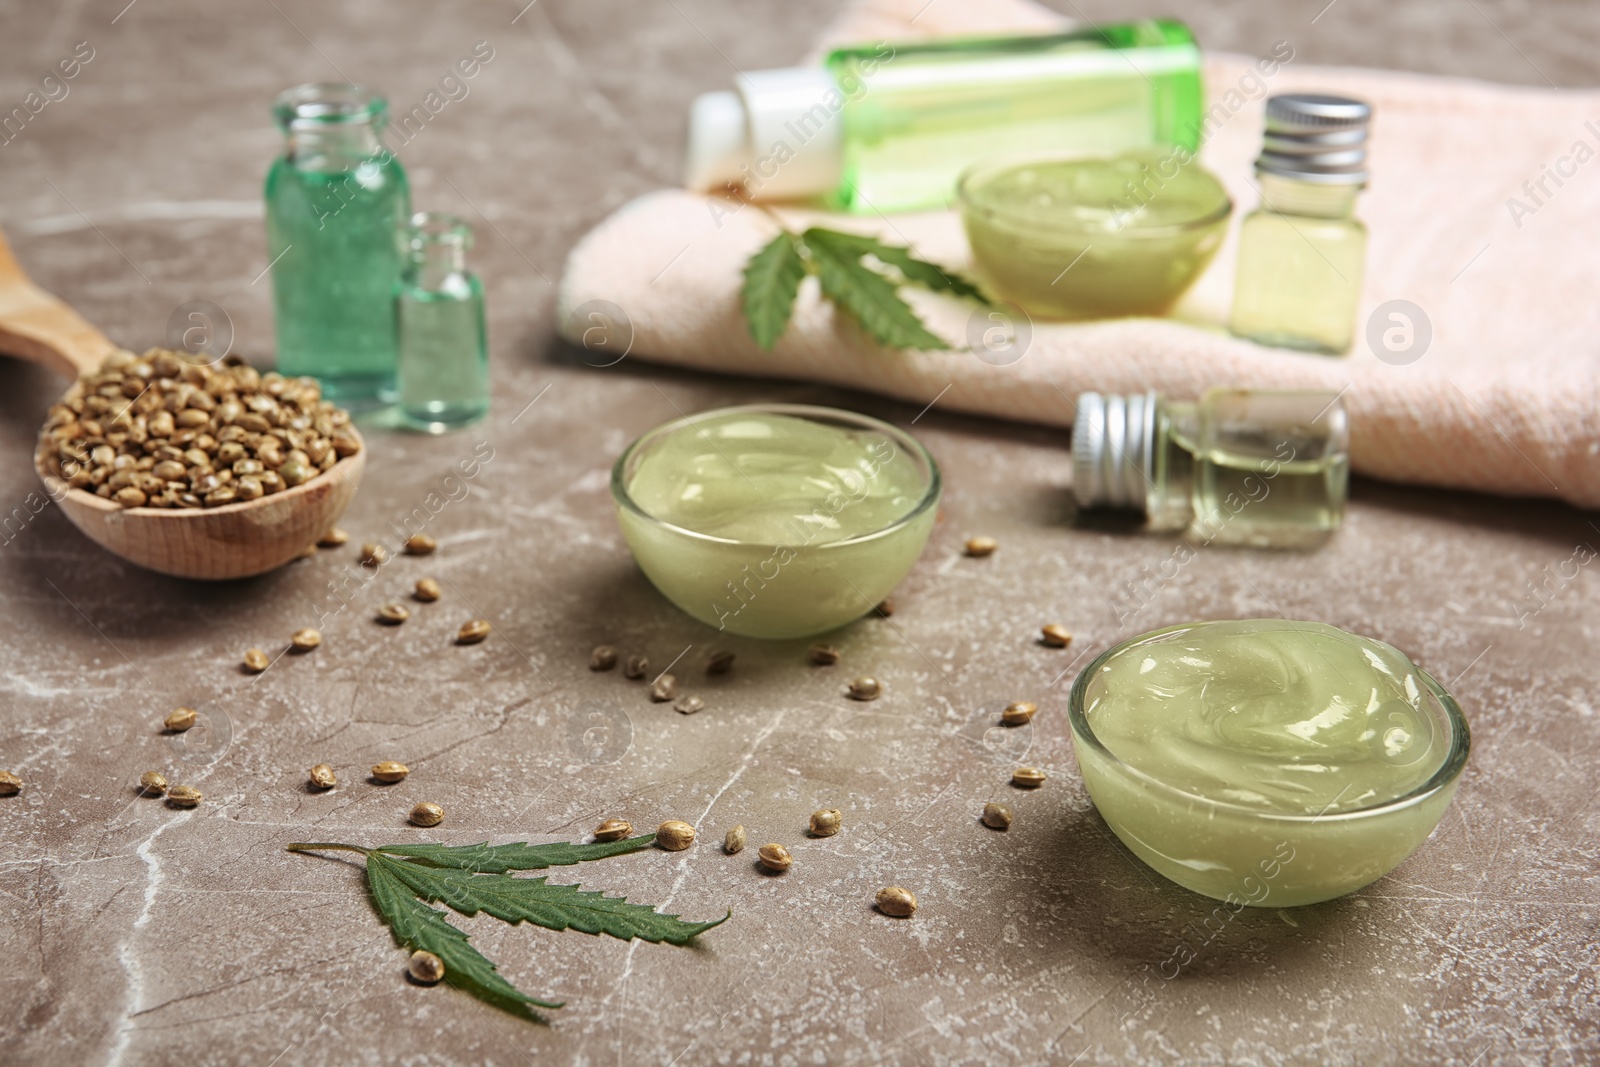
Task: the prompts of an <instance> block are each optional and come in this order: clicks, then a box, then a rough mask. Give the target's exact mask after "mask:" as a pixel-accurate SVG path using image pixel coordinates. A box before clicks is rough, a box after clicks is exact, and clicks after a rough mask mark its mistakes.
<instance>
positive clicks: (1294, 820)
mask: <svg viewBox="0 0 1600 1067" xmlns="http://www.w3.org/2000/svg"><path fill="white" fill-rule="evenodd" d="M1236 621H1242V620H1235V619H1197V620H1195V621H1192V622H1182V623H1176V624H1174V625H1172V626H1163V627H1160V628H1159V629H1155V630H1150V631H1148V632H1146V633H1142V634H1138V635H1137V636H1134V637H1130V638H1128V639H1127V640H1125V641H1119V642H1118V643H1116V644H1115V645H1112V646H1111V647H1110V648H1108V649H1106V650H1105V651H1104V652H1102V653H1100V654H1099V655H1098V656H1096V657H1095V658H1094V660H1093V661H1092V662H1091V663H1090V664H1089V665H1088V666H1087V667H1085V668H1084V669H1083V670H1082V671H1080V672H1079V673H1078V677H1077V678H1076V679H1075V680H1074V681H1073V683H1072V691H1071V693H1070V694H1069V695H1068V697H1067V723H1068V726H1069V727H1070V728H1071V730H1072V740H1073V742H1074V743H1076V744H1084V745H1088V746H1089V747H1090V748H1092V749H1094V750H1095V751H1096V752H1097V753H1098V754H1099V755H1100V756H1101V757H1102V758H1103V759H1104V760H1105V761H1106V762H1107V763H1108V765H1109V766H1111V767H1112V768H1113V769H1114V770H1115V771H1116V772H1117V773H1118V774H1120V775H1122V776H1123V777H1125V778H1130V779H1133V780H1134V781H1136V782H1138V783H1139V784H1141V785H1145V786H1149V787H1152V788H1154V789H1155V790H1156V791H1158V792H1159V793H1161V794H1163V795H1164V796H1166V797H1167V798H1169V799H1173V800H1178V801H1182V802H1184V803H1187V804H1201V805H1204V806H1205V807H1206V808H1208V809H1210V810H1212V811H1217V812H1226V813H1228V814H1237V815H1243V816H1246V817H1248V818H1253V819H1259V820H1262V821H1267V822H1275V823H1288V824H1291V825H1311V824H1312V823H1319V822H1329V823H1332V822H1353V821H1356V820H1359V819H1369V818H1373V817H1376V816H1380V815H1387V814H1391V813H1393V812H1396V811H1403V810H1406V809H1408V808H1414V807H1417V806H1419V805H1420V804H1422V803H1423V802H1424V801H1426V800H1428V799H1429V798H1430V797H1433V796H1435V795H1437V794H1438V793H1440V792H1442V791H1443V790H1445V789H1448V788H1450V787H1451V786H1452V785H1454V784H1455V781H1456V779H1457V778H1459V777H1461V772H1462V770H1463V769H1465V767H1466V765H1467V754H1468V752H1469V750H1470V749H1471V747H1472V731H1471V729H1470V727H1468V725H1467V719H1466V716H1465V715H1463V714H1462V712H1461V706H1460V705H1459V704H1457V703H1456V700H1455V697H1452V696H1451V695H1450V694H1449V693H1448V692H1446V691H1445V688H1444V686H1442V685H1440V684H1439V683H1438V682H1437V681H1436V680H1435V679H1434V677H1433V675H1431V674H1429V673H1428V672H1427V671H1425V670H1423V669H1422V668H1421V667H1417V668H1416V670H1417V675H1418V676H1419V677H1420V678H1421V679H1422V684H1423V687H1424V688H1425V689H1426V690H1427V691H1428V693H1429V694H1431V695H1432V696H1433V697H1434V699H1436V700H1437V701H1438V702H1439V705H1440V706H1441V707H1443V708H1444V715H1445V722H1446V724H1447V725H1448V727H1449V738H1448V739H1449V742H1450V748H1449V751H1448V752H1447V753H1446V754H1445V758H1444V762H1443V763H1441V764H1440V765H1439V768H1438V770H1436V771H1434V772H1433V774H1431V775H1429V777H1428V779H1427V781H1425V782H1423V783H1422V784H1421V785H1418V786H1417V787H1416V788H1414V789H1412V790H1411V791H1410V792H1408V793H1404V794H1402V795H1400V796H1398V797H1394V798H1393V799H1391V800H1385V801H1382V802H1380V803H1376V804H1371V805H1368V806H1365V807H1360V808H1351V809H1350V810H1349V811H1340V812H1335V813H1333V814H1331V815H1330V814H1326V813H1324V814H1321V815H1300V814H1295V813H1291V812H1273V811H1262V810H1261V809H1260V808H1252V807H1250V806H1248V805H1246V804H1237V803H1234V802H1232V801H1228V800H1216V799H1214V798H1212V797H1204V796H1199V795H1197V794H1194V793H1190V792H1187V791H1185V790H1183V789H1180V788H1178V787H1177V786H1175V785H1172V784H1171V783H1169V782H1165V781H1162V780H1161V779H1160V778H1157V777H1155V776H1154V775H1152V774H1150V773H1149V772H1148V771H1143V770H1140V769H1139V768H1137V767H1134V766H1133V765H1131V764H1129V763H1126V762H1124V761H1123V760H1122V758H1121V757H1119V756H1118V755H1117V754H1116V753H1114V752H1112V751H1111V750H1110V749H1109V748H1107V747H1106V746H1105V744H1104V743H1103V742H1102V741H1101V740H1100V739H1099V738H1098V737H1096V736H1095V733H1094V730H1093V729H1092V728H1091V727H1090V725H1089V720H1088V717H1087V716H1086V715H1085V714H1084V711H1083V699H1084V694H1085V693H1086V692H1087V691H1088V688H1089V682H1090V680H1091V679H1093V678H1094V676H1095V675H1096V674H1097V673H1098V672H1099V668H1100V667H1101V666H1103V665H1104V664H1105V663H1106V661H1108V660H1109V659H1111V657H1112V656H1115V655H1119V654H1121V653H1122V652H1125V651H1127V650H1128V649H1130V648H1133V647H1136V646H1137V645H1140V644H1144V643H1147V642H1149V641H1152V640H1154V639H1156V638H1158V637H1164V636H1166V635H1167V634H1170V633H1175V632H1177V631H1179V630H1192V629H1194V628H1195V627H1197V626H1205V625H1208V624H1210V623H1215V622H1236ZM1325 625H1326V624H1325ZM1406 658H1407V659H1410V657H1409V656H1408V657H1406ZM1412 665H1413V666H1416V665H1415V664H1414V663H1413V664H1412ZM1091 799H1092V796H1091Z"/></svg>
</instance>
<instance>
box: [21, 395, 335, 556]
mask: <svg viewBox="0 0 1600 1067" xmlns="http://www.w3.org/2000/svg"><path fill="white" fill-rule="evenodd" d="M350 433H352V434H354V435H355V436H356V439H357V440H358V441H359V440H360V439H361V437H360V434H358V433H356V430H355V427H353V426H352V427H350ZM366 462H367V446H366V442H365V441H362V443H361V451H359V452H357V453H356V454H355V455H353V456H346V457H345V458H344V459H341V460H340V461H339V462H338V463H336V464H334V465H333V467H332V468H331V469H329V470H326V471H323V472H322V473H321V474H319V475H317V476H316V477H315V478H312V479H310V480H309V481H306V482H302V483H301V484H300V485H297V486H295V487H294V488H292V489H285V490H283V491H282V492H281V493H272V494H270V495H268V496H264V497H261V498H259V499H257V500H248V501H243V502H241V503H237V504H223V505H222V506H221V507H215V508H125V507H123V506H122V505H120V504H116V503H113V502H112V501H110V500H107V499H105V498H104V497H99V496H95V495H94V494H93V493H90V492H86V491H84V490H82V489H73V488H72V487H70V486H69V485H67V483H66V482H64V481H62V480H61V478H60V477H58V476H57V475H56V474H55V472H54V471H52V470H51V469H50V455H49V453H48V451H47V450H45V449H42V448H41V449H40V450H39V451H37V452H36V453H35V456H34V467H35V469H37V470H38V472H39V477H40V478H42V479H43V480H44V484H45V489H46V491H47V492H48V493H49V494H50V499H51V500H54V501H55V502H56V503H57V504H59V505H61V510H62V511H64V512H65V513H66V516H67V518H69V519H71V520H72V524H73V525H74V526H76V527H77V528H78V529H80V530H82V531H83V532H84V533H85V534H86V535H87V536H88V537H89V539H90V540H91V541H94V542H96V543H98V544H100V545H101V546H103V547H104V548H106V549H109V550H110V551H112V552H115V553H116V554H117V555H119V556H121V557H123V558H124V559H126V560H129V561H130V562H133V563H137V564H138V565H139V566H141V567H149V568H150V569H151V570H153V571H160V572H161V573H162V574H171V575H175V576H177V577H179V578H204V579H211V580H218V579H225V578H248V577H250V576H251V575H254V574H264V573H266V572H267V571H270V570H272V569H273V568H275V567H281V566H283V565H284V564H285V563H288V562H289V561H290V560H292V559H294V557H295V556H297V555H299V554H300V552H301V550H302V549H304V548H305V547H306V546H307V545H309V544H312V543H313V542H315V541H316V540H317V538H319V537H321V536H322V535H323V534H324V533H326V532H327V531H328V529H329V528H330V527H331V526H333V524H334V523H335V522H337V521H338V519H339V516H340V515H342V514H344V509H345V508H346V507H347V506H348V505H349V503H350V498H351V497H352V496H354V495H355V491H356V486H357V485H359V484H360V482H361V473H362V471H363V470H364V469H365V467H366Z"/></svg>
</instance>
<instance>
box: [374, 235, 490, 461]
mask: <svg viewBox="0 0 1600 1067" xmlns="http://www.w3.org/2000/svg"><path fill="white" fill-rule="evenodd" d="M410 233H411V238H410V242H409V243H410V260H409V262H408V263H407V265H406V269H405V274H404V276H403V277H402V279H401V282H400V288H399V291H398V292H397V293H396V295H395V304H394V314H395V326H396V330H397V333H398V334H399V338H400V361H399V363H400V365H399V371H400V374H399V377H400V413H401V416H402V417H403V419H404V421H405V423H406V424H407V425H408V426H410V427H412V428H413V429H418V430H424V431H427V432H429V433H444V432H445V431H447V430H456V429H460V428H461V427H463V426H470V425H472V424H473V423H475V422H478V421H479V420H480V419H482V418H483V417H484V416H485V415H487V414H488V413H489V338H488V332H487V330H486V328H485V324H484V311H483V283H482V282H480V281H479V280H478V276H477V275H476V274H473V273H472V272H471V271H470V270H468V269H467V252H468V250H469V249H471V247H472V230H471V228H470V227H468V226H467V224H466V223H465V222H462V221H461V219H459V218H457V217H456V216H454V215H446V214H441V213H437V212H429V211H420V212H418V213H417V214H416V215H414V216H412V218H411V230H410Z"/></svg>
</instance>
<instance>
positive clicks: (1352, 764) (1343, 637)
mask: <svg viewBox="0 0 1600 1067" xmlns="http://www.w3.org/2000/svg"><path fill="white" fill-rule="evenodd" d="M1068 717H1069V720H1070V722H1071V725H1072V735H1073V741H1074V745H1073V748H1074V750H1075V752H1076V754H1077V758H1078V767H1079V769H1080V770H1081V771H1082V772H1083V783H1084V786H1085V787H1086V788H1087V789H1088V791H1089V796H1090V797H1091V798H1092V799H1093V800H1094V803H1095V807H1096V808H1098V809H1099V811H1100V814H1101V816H1102V817H1103V818H1104V819H1105V821H1106V824H1107V825H1108V826H1110V827H1111V829H1112V831H1113V832H1114V833H1115V834H1116V835H1117V837H1118V838H1120V839H1121V840H1122V843H1123V844H1125V845H1127V846H1128V848H1129V849H1131V850H1132V851H1133V853H1134V855H1136V856H1138V857H1139V858H1140V859H1141V860H1143V861H1144V862H1145V863H1147V864H1149V865H1150V866H1151V867H1153V868H1155V869H1156V870H1157V871H1158V872H1160V873H1161V874H1163V875H1165V876H1166V877H1168V878H1170V879H1172V880H1173V881H1174V882H1177V883H1178V884H1179V885H1182V886H1186V887H1187V888H1189V889H1192V890H1194V891H1195V892H1197V893H1203V894H1205V895H1206V896H1208V897H1214V898H1216V899H1217V900H1221V901H1225V902H1226V903H1227V904H1228V905H1230V906H1231V907H1233V908H1234V910H1238V909H1239V908H1242V907H1244V906H1245V905H1256V906H1260V907H1286V906H1293V905H1299V904H1314V903H1316V902H1318V901H1323V900H1330V899H1332V898H1334V897H1338V896H1343V895H1344V894H1346V893H1350V892H1353V891H1354V890H1357V889H1360V888H1361V887H1362V886H1364V885H1367V884H1369V883H1371V882H1374V881H1376V880H1377V879H1379V878H1381V877H1383V876H1384V875H1385V874H1388V873H1389V872H1390V871H1392V870H1393V869H1394V868H1395V867H1397V866H1399V864H1400V863H1401V862H1402V861H1403V860H1405V858H1406V857H1407V856H1409V855H1411V853H1412V852H1413V851H1414V850H1415V849H1416V848H1417V847H1418V846H1419V845H1421V844H1422V842H1423V841H1424V840H1426V839H1427V837H1428V835H1429V834H1431V833H1432V832H1433V829H1434V827H1435V826H1437V825H1438V823H1439V820H1440V818H1441V817H1442V816H1443V815H1444V811H1445V808H1446V807H1447V806H1448V805H1449V803H1450V799H1451V797H1453V796H1454V795H1455V791H1456V783H1457V780H1458V779H1459V778H1460V776H1461V771H1462V768H1463V767H1465V766H1466V762H1467V749H1468V747H1469V735H1468V730H1467V723H1466V720H1465V719H1464V718H1463V717H1462V715H1461V709H1460V708H1459V707H1458V706H1457V705H1456V702H1455V701H1454V700H1453V699H1451V697H1450V694H1449V693H1446V692H1445V691H1444V689H1443V688H1442V687H1440V685H1439V683H1438V682H1436V681H1434V680H1433V679H1432V678H1431V677H1429V676H1428V674H1427V673H1426V672H1425V671H1423V670H1422V669H1420V668H1419V667H1417V665H1416V664H1414V663H1412V662H1411V660H1410V659H1408V658H1407V657H1406V655H1405V654H1404V653H1402V652H1400V651H1399V650H1398V649H1396V648H1394V647H1393V646H1391V645H1387V644H1385V643H1383V642H1382V641H1375V640H1372V639H1371V638H1366V637H1360V636H1358V635H1356V634H1352V633H1347V632H1345V631H1343V630H1340V629H1337V628H1335V627H1333V626H1328V625H1326V624H1324V623H1317V622H1290V621H1288V620H1284V619H1246V620H1238V621H1227V622H1198V623H1189V624H1185V625H1182V626H1169V627H1167V628H1165V629H1162V630H1155V631H1153V632H1151V633H1147V634H1144V635H1142V636H1140V637H1135V638H1133V639H1132V640H1129V641H1125V642H1123V643H1122V644H1120V645H1117V646H1116V647H1114V648H1112V649H1110V650H1109V651H1107V652H1105V653H1103V654H1102V655H1101V656H1100V657H1099V658H1098V659H1096V660H1095V661H1094V662H1093V663H1091V664H1090V665H1089V666H1088V667H1087V668H1085V669H1084V671H1083V673H1082V674H1080V675H1078V678H1077V681H1076V682H1074V683H1073V686H1072V695H1071V697H1070V698H1069V702H1068Z"/></svg>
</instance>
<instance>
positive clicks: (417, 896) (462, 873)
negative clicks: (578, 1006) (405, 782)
mask: <svg viewBox="0 0 1600 1067" xmlns="http://www.w3.org/2000/svg"><path fill="white" fill-rule="evenodd" d="M654 841H655V835H654V834H644V835H641V836H639V837H630V838H626V839H624V840H621V841H609V842H596V843H595V844H592V845H579V844H573V843H568V842H558V843H555V844H548V845H529V844H528V843H527V842H517V843H515V844H510V845H490V844H488V843H487V842H484V843H481V844H476V845H380V846H378V847H377V848H363V847H361V846H359V845H346V844H338V843H333V842H297V843H295V844H292V845H290V846H289V851H291V852H313V851H321V850H336V851H342V852H359V853H361V854H362V855H364V856H365V857H366V859H367V891H368V893H369V894H370V896H371V898H372V904H373V907H374V908H376V909H377V912H378V915H379V916H380V917H381V918H382V919H383V921H384V922H385V923H386V924H387V925H388V927H389V929H390V931H391V932H392V933H393V934H394V938H395V940H396V941H397V942H399V943H400V945H402V946H403V947H405V948H408V949H411V950H413V951H415V950H419V949H420V950H424V951H427V952H431V953H433V954H434V955H435V956H438V957H439V959H440V960H442V961H443V962H444V966H445V979H446V980H447V981H449V982H450V983H451V984H453V985H455V986H457V987H459V988H464V989H466V990H468V991H469V992H472V993H475V994H477V995H478V996H480V997H482V998H483V999H485V1000H488V1001H490V1002H491V1003H493V1002H500V1003H502V1004H509V1005H511V1006H512V1007H513V1009H515V1008H516V1007H519V1006H522V1005H530V1004H531V1005H534V1006H537V1007H541V1008H559V1007H561V1004H560V1003H559V1002H555V1001H547V1000H539V999H537V998H535V997H531V996H528V995H527V994H526V993H523V992H522V991H520V990H519V989H517V988H516V987H515V986H513V985H512V984H511V983H510V982H508V981H506V979H505V978H503V977H502V976H501V975H500V972H499V971H498V970H496V969H495V965H494V964H493V963H491V962H490V961H489V960H488V959H487V958H485V957H484V956H483V955H482V954H481V953H479V952H478V950H477V949H475V948H473V947H472V945H471V944H470V943H469V942H468V937H467V934H466V933H464V932H463V931H461V930H459V929H457V928H456V927H455V926H453V925H451V924H450V923H449V922H447V921H445V913H442V912H440V911H438V910H436V909H435V908H432V907H430V906H429V905H430V904H443V905H445V906H446V907H448V908H450V909H452V910H453V911H456V912H458V913H460V914H462V915H465V916H468V917H471V916H474V915H477V914H478V913H479V912H486V913H488V914H489V915H492V916H494V917H495V918H497V919H500V920H501V921H503V922H508V923H513V924H515V923H522V922H529V923H533V924H535V925H538V926H543V927H546V928H547V929H550V930H566V929H569V928H570V929H573V930H581V931H583V932H584V933H588V934H610V935H611V936H612V937H617V938H621V939H623V940H625V941H626V940H630V939H633V938H638V939H640V940H642V941H651V942H661V941H665V942H667V943H668V944H671V945H684V944H687V943H688V942H689V941H690V940H691V939H693V938H694V937H695V936H696V935H698V934H702V933H704V932H705V931H707V930H709V929H711V928H712V927H714V926H720V925H721V924H722V923H724V922H726V921H727V920H728V918H729V916H731V915H732V914H733V912H732V911H731V910H730V911H729V912H728V914H727V915H724V916H723V917H722V918H720V919H714V920H711V921H709V922H698V923H697V922H685V921H683V920H682V919H680V918H678V917H677V916H676V915H665V914H662V913H661V912H658V911H656V910H655V909H654V908H652V907H650V906H649V905H647V904H629V903H628V902H627V899H626V898H625V897H608V896H605V895H604V894H603V893H601V892H599V891H596V890H584V889H581V888H580V887H578V886H575V885H550V884H549V883H548V882H547V881H546V879H545V878H542V877H541V878H514V877H511V876H510V875H508V874H506V873H505V872H507V871H534V870H543V869H545V868H547V867H557V866H566V865H570V864H574V863H581V862H583V861H585V860H597V859H604V858H606V857H608V856H618V855H622V854H623V853H626V852H637V851H638V850H639V849H642V848H645V847H647V846H649V845H651V844H652V843H654Z"/></svg>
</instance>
